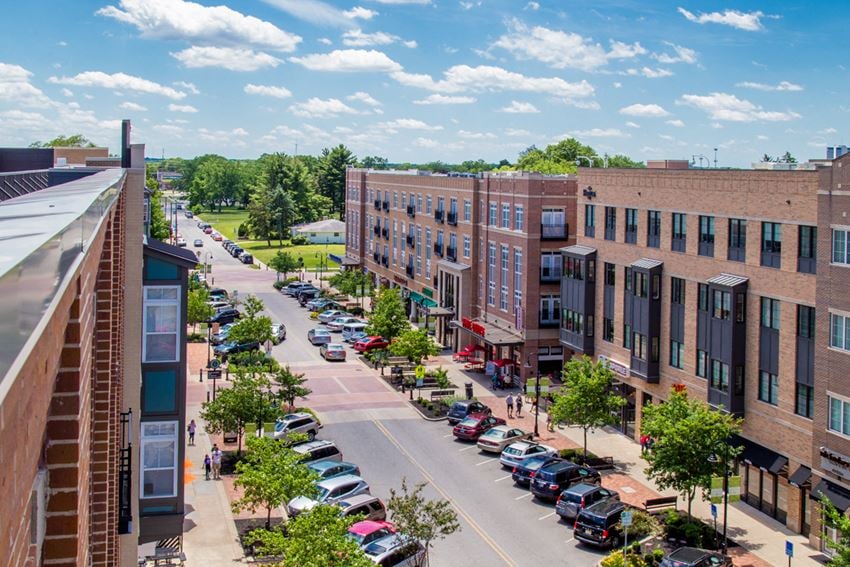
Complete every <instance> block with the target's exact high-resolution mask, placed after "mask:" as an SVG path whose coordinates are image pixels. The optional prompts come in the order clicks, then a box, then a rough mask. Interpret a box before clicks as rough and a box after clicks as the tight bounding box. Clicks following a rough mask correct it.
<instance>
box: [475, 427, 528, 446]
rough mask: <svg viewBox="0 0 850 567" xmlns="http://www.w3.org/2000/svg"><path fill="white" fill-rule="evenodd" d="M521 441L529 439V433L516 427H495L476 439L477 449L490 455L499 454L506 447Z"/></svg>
mask: <svg viewBox="0 0 850 567" xmlns="http://www.w3.org/2000/svg"><path fill="white" fill-rule="evenodd" d="M522 439H531V433H530V432H528V431H523V430H522V429H519V428H518V427H511V426H509V425H497V426H496V427H493V428H492V429H489V430H487V431H485V432H484V433H483V434H482V435H481V437H479V438H478V448H479V449H481V450H482V451H489V452H490V453H501V452H502V451H503V450H504V449H505V448H506V447H507V446H508V445H510V444H511V443H513V442H514V441H520V440H522Z"/></svg>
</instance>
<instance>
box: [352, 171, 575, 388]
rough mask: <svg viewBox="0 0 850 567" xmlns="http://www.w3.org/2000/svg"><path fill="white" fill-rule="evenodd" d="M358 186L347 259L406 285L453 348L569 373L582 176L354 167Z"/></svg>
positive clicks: (515, 372) (516, 366)
mask: <svg viewBox="0 0 850 567" xmlns="http://www.w3.org/2000/svg"><path fill="white" fill-rule="evenodd" d="M346 189H347V193H346V258H345V259H344V260H343V264H344V265H348V266H354V265H359V266H361V267H362V268H363V269H364V270H366V271H367V272H368V273H370V274H372V275H373V277H374V278H375V282H376V283H377V284H379V285H382V286H389V287H399V288H401V289H402V293H403V296H404V297H405V300H406V301H407V307H408V309H409V312H410V314H411V317H412V318H416V317H420V316H425V317H427V318H429V319H432V320H433V318H436V337H437V340H438V341H439V342H440V343H442V344H444V345H447V346H450V347H451V348H453V349H458V348H462V347H463V346H465V345H466V344H469V343H476V344H479V345H481V346H483V347H485V356H486V359H487V360H494V361H502V362H501V363H500V364H503V366H502V368H504V369H505V372H506V373H510V374H511V375H512V376H514V377H515V378H516V379H517V380H522V379H524V378H525V377H526V376H529V375H534V374H535V373H536V372H541V373H544V374H546V373H559V372H560V368H561V367H562V365H563V348H562V346H561V344H560V342H559V340H558V327H559V325H560V311H561V309H560V288H559V285H560V276H561V266H562V260H561V252H560V249H561V248H562V247H564V246H566V245H568V244H570V243H571V242H573V237H574V231H575V218H576V217H575V193H576V180H575V177H568V176H544V175H536V174H516V175H507V174H499V175H495V174H484V175H483V176H480V177H477V176H476V177H461V176H448V175H438V174H430V173H425V172H418V171H409V172H400V171H372V170H364V169H349V170H348V172H347V175H346ZM571 227H572V230H571Z"/></svg>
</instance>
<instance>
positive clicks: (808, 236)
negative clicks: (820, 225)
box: [797, 226, 818, 274]
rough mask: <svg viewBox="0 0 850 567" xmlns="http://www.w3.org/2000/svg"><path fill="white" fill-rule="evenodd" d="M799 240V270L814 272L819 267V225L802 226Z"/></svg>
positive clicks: (807, 272)
mask: <svg viewBox="0 0 850 567" xmlns="http://www.w3.org/2000/svg"><path fill="white" fill-rule="evenodd" d="M798 241H799V242H798V247H797V257H798V260H797V271H798V272H803V273H806V274H814V273H815V271H816V267H817V241H818V229H817V227H816V226H801V227H800V235H799V238H798Z"/></svg>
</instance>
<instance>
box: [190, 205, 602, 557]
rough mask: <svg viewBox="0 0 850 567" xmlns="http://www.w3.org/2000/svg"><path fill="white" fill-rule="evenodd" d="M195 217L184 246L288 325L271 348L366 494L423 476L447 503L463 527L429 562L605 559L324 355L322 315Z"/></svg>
mask: <svg viewBox="0 0 850 567" xmlns="http://www.w3.org/2000/svg"><path fill="white" fill-rule="evenodd" d="M196 223H197V221H196V220H194V219H186V218H181V219H180V223H179V230H180V231H181V232H182V233H183V235H184V237H185V238H186V239H187V241H188V242H189V246H190V248H191V245H192V242H193V241H194V240H195V239H196V238H200V239H201V240H202V241H203V242H204V246H203V248H198V249H195V250H200V251H201V257H202V258H211V263H212V271H211V277H210V280H211V285H213V286H215V287H222V288H224V289H227V290H228V291H230V292H232V291H234V290H237V291H238V294H239V296H240V297H244V296H245V295H247V294H249V293H254V294H256V295H257V297H259V298H260V299H262V300H263V301H264V302H265V305H266V311H267V312H268V314H269V315H270V316H271V317H272V320H273V321H279V322H283V323H284V324H285V325H286V328H287V338H286V340H285V341H283V342H282V343H281V344H280V345H276V346H275V347H274V349H273V355H274V356H275V358H276V359H277V360H278V361H279V362H281V363H282V364H289V365H290V366H291V368H292V369H293V370H294V371H297V372H302V373H304V374H305V375H306V377H307V378H308V386H309V387H310V388H311V389H312V390H313V393H312V394H311V396H310V397H309V399H308V400H307V401H306V403H305V405H306V406H308V407H311V408H313V409H314V410H316V411H317V412H318V413H319V415H320V417H321V419H322V422H323V423H324V425H325V427H324V429H323V430H322V432H321V434H320V438H324V439H331V440H334V441H335V442H336V443H337V445H338V446H339V448H340V450H341V451H342V452H343V455H344V458H345V460H348V461H352V462H354V463H357V464H358V465H359V466H360V468H361V470H362V473H363V478H364V479H365V480H366V481H367V482H368V483H369V484H370V487H371V492H372V494H375V495H377V496H379V497H380V498H381V499H383V500H384V501H386V500H387V499H388V498H389V492H390V489H391V488H395V489H398V488H399V486H400V484H401V479H402V478H406V479H407V481H408V484H409V485H413V484H415V483H419V482H427V483H428V487H427V488H426V495H427V497H429V498H445V499H447V500H449V501H451V502H452V504H453V505H454V507H455V509H456V510H457V512H458V516H459V520H460V523H461V532H460V533H457V534H454V535H452V536H449V537H448V538H447V539H445V540H443V541H438V542H436V543H435V545H434V549H433V552H432V556H431V565H433V566H434V567H449V566H457V565H472V564H480V565H487V566H490V565H515V566H524V565H546V564H557V565H576V566H579V565H582V566H583V565H593V564H595V563H596V562H597V561H598V560H599V559H600V558H601V557H602V555H603V554H602V552H600V551H597V550H593V549H590V548H587V547H585V546H583V545H578V544H577V543H576V542H575V540H574V539H573V536H572V529H571V527H568V526H567V525H566V524H565V523H563V522H561V521H559V519H558V517H557V516H556V515H555V514H554V507H553V504H552V503H543V502H539V501H537V500H536V499H534V498H532V497H531V493H530V492H529V491H528V490H526V489H524V488H520V487H518V486H515V485H514V484H513V481H512V480H511V478H510V471H509V470H508V469H504V468H503V467H502V466H501V465H500V464H499V461H498V458H497V457H498V455H494V454H487V453H481V452H479V451H478V449H477V447H476V446H475V444H474V443H464V442H459V441H455V440H454V438H453V436H452V434H451V427H450V426H449V425H448V424H447V422H445V421H440V422H428V421H425V420H424V419H422V418H421V417H420V416H419V414H418V413H416V412H415V411H414V410H413V409H411V408H410V407H409V406H408V405H407V403H406V401H405V400H404V399H403V398H402V397H401V396H400V395H399V394H398V393H397V392H395V391H393V390H392V389H391V388H390V387H389V386H388V385H387V384H386V383H385V382H384V381H383V380H381V379H380V377H378V376H376V371H375V370H373V369H371V368H369V367H367V366H366V365H365V364H363V363H362V362H360V361H359V360H358V359H357V358H356V357H355V353H354V351H353V350H352V349H348V357H349V359H348V361H347V362H344V363H329V362H326V361H324V360H322V359H321V357H320V356H319V354H318V352H319V351H318V348H317V347H313V346H312V345H310V343H309V342H308V341H307V339H306V335H307V331H308V330H309V329H310V328H313V327H315V326H318V323H314V322H313V321H311V320H310V319H309V317H308V312H307V311H306V310H305V309H303V308H301V307H299V306H298V305H297V303H296V302H295V300H294V299H292V298H290V297H288V296H285V295H283V294H281V293H279V292H277V291H275V290H274V288H273V287H272V285H271V284H272V282H273V281H274V277H275V276H274V274H273V273H270V272H266V271H265V270H255V269H251V268H250V267H248V266H244V265H242V264H240V263H239V262H238V261H237V260H236V259H234V258H232V257H230V255H229V254H227V253H226V251H224V249H223V248H222V247H221V245H220V243H218V242H214V241H213V240H212V239H211V238H210V237H209V236H207V235H204V234H202V233H201V231H200V230H199V229H198V228H197V227H196Z"/></svg>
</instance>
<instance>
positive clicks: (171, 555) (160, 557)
mask: <svg viewBox="0 0 850 567" xmlns="http://www.w3.org/2000/svg"><path fill="white" fill-rule="evenodd" d="M151 561H152V562H153V564H154V565H183V564H184V563H185V562H186V554H185V553H183V552H182V551H177V550H174V549H163V548H157V549H155V550H154V554H153V555H148V556H146V557H145V559H144V562H145V563H144V564H147V563H148V562H151ZM175 561H176V563H175ZM163 562H164V563H163Z"/></svg>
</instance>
